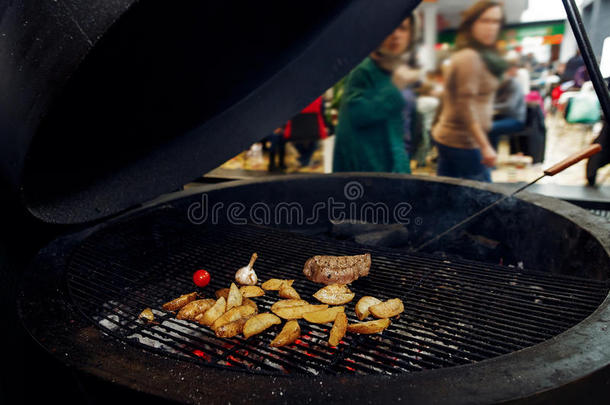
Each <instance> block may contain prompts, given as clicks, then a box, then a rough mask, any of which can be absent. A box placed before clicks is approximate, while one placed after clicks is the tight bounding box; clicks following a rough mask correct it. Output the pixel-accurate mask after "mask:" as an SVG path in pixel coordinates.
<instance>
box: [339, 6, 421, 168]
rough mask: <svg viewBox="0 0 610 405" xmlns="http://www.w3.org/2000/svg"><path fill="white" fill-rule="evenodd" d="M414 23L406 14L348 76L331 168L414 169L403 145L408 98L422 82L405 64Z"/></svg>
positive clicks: (417, 73) (417, 74)
mask: <svg viewBox="0 0 610 405" xmlns="http://www.w3.org/2000/svg"><path fill="white" fill-rule="evenodd" d="M414 29H415V24H412V17H411V16H410V17H408V18H406V19H405V20H404V21H403V22H402V23H401V24H400V26H399V27H398V28H396V29H395V30H394V32H393V33H392V34H391V35H390V36H388V37H387V38H386V39H385V40H384V41H383V43H382V44H381V46H380V47H379V48H378V49H377V50H376V51H375V52H373V53H372V54H371V55H370V56H369V57H367V58H366V59H365V60H364V61H363V62H362V63H360V65H358V66H357V67H356V68H355V69H354V70H353V71H352V72H351V73H350V74H349V76H348V78H347V82H346V85H345V92H344V96H343V100H342V103H341V107H340V110H339V124H338V125H337V137H336V143H335V152H334V159H333V171H335V172H347V171H354V172H355V171H360V172H394V173H410V172H411V167H410V164H409V156H408V154H407V152H406V150H405V145H404V139H403V138H404V131H405V127H404V125H405V121H404V117H403V111H404V109H405V99H404V97H403V95H402V94H401V91H402V90H404V89H406V88H407V86H409V85H410V84H412V83H414V82H416V81H418V80H419V72H418V71H415V70H413V69H410V68H408V67H407V66H406V61H407V59H408V56H409V51H410V48H411V45H412V38H413V37H414V32H413V31H414Z"/></svg>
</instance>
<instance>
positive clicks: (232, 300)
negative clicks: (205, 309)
mask: <svg viewBox="0 0 610 405" xmlns="http://www.w3.org/2000/svg"><path fill="white" fill-rule="evenodd" d="M242 302H243V297H242V296H241V293H240V292H239V288H237V286H236V285H235V283H231V288H230V289H229V297H228V298H227V311H228V310H229V309H231V308H234V307H238V306H240V305H241V303H242Z"/></svg>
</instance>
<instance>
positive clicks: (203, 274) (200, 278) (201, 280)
mask: <svg viewBox="0 0 610 405" xmlns="http://www.w3.org/2000/svg"><path fill="white" fill-rule="evenodd" d="M193 283H195V284H197V286H198V287H205V286H206V285H208V284H209V283H210V273H208V272H207V271H205V270H197V271H196V272H195V273H193Z"/></svg>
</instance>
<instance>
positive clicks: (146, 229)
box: [66, 211, 608, 374]
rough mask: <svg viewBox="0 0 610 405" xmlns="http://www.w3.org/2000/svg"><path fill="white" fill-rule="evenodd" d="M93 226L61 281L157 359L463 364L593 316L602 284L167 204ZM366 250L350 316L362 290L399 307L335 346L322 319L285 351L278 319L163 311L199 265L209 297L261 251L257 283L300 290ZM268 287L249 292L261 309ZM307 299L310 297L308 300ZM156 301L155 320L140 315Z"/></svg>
mask: <svg viewBox="0 0 610 405" xmlns="http://www.w3.org/2000/svg"><path fill="white" fill-rule="evenodd" d="M152 215H153V216H150V215H149V216H145V217H141V218H138V219H135V220H131V221H130V222H128V223H124V224H122V225H118V226H114V227H110V228H108V229H105V230H103V231H100V232H97V233H95V234H94V235H92V236H91V237H89V238H88V239H86V240H85V241H84V242H83V243H82V245H81V246H80V247H78V248H77V249H76V250H75V251H74V253H73V255H72V257H71V260H70V264H69V268H68V271H67V273H66V283H67V287H68V291H69V292H70V296H71V298H72V300H73V303H74V304H75V306H76V307H77V308H78V309H79V310H80V311H81V312H82V313H83V314H84V315H85V316H86V317H88V318H89V319H90V320H91V321H92V322H93V323H94V324H96V325H97V326H98V327H100V328H101V329H102V330H103V331H104V332H106V333H108V334H110V335H112V336H114V337H116V338H118V339H121V340H123V341H126V342H128V343H131V344H134V345H138V346H142V347H145V348H147V349H148V350H151V351H154V352H157V353H159V354H162V355H171V356H178V357H180V358H186V359H189V360H191V361H194V362H197V363H199V364H205V365H208V366H215V367H226V368H234V369H243V370H248V371H250V372H255V373H272V374H286V373H303V374H319V373H330V374H341V373H359V374H375V373H381V374H397V373H403V372H413V371H421V370H426V369H435V368H443V367H451V366H456V365H461V364H469V363H473V362H477V361H480V360H484V359H488V358H491V357H496V356H499V355H502V354H507V353H510V352H513V351H515V350H519V349H522V348H525V347H528V346H531V345H535V344H537V343H540V342H543V341H545V340H547V339H549V338H551V337H553V336H555V335H557V334H559V333H561V332H563V331H565V330H566V329H568V328H570V327H572V326H573V325H575V324H577V323H578V322H580V321H581V320H582V319H584V318H585V317H587V316H588V315H589V314H590V313H591V312H593V311H594V310H595V309H596V308H597V307H598V306H599V304H600V303H601V302H602V301H603V299H604V298H605V297H606V295H607V292H608V286H607V284H606V283H605V282H601V281H595V280H588V279H581V278H575V277H564V276H558V275H550V274H543V273H535V272H527V271H525V270H517V269H515V268H510V267H503V266H494V265H489V264H482V263H478V262H472V261H464V260H460V261H455V260H446V259H444V258H438V257H431V256H426V255H422V254H417V255H405V254H404V253H401V252H399V251H396V250H391V249H380V248H374V249H368V248H367V249H364V250H363V248H362V247H359V246H355V245H354V244H351V243H348V242H340V241H335V240H326V239H323V238H321V237H311V236H305V235H300V234H295V233H287V232H283V231H279V230H273V229H267V228H262V227H257V226H251V225H242V226H203V225H202V226H196V225H192V224H190V223H188V221H185V220H184V219H183V218H182V217H179V214H178V213H176V215H172V212H171V211H164V212H162V213H161V214H159V213H157V214H154V213H153V214H152ZM363 251H369V252H371V254H372V257H373V265H372V268H371V274H370V275H369V276H368V277H366V278H363V279H361V280H358V281H356V282H355V283H353V284H352V286H351V288H352V290H353V291H354V292H355V293H356V298H355V299H354V301H352V302H351V303H349V304H347V305H346V314H347V315H348V319H349V321H350V322H356V321H357V318H356V317H355V314H354V312H353V308H354V305H355V302H357V300H358V299H359V298H360V297H361V296H363V295H373V296H376V297H378V298H380V299H389V298H394V297H400V298H402V300H403V301H404V303H405V312H404V313H403V314H402V315H401V316H400V318H399V319H397V320H393V322H392V325H391V326H390V328H388V329H387V330H386V331H385V332H384V333H383V334H381V335H371V336H359V335H354V334H349V333H348V334H347V335H346V336H345V338H344V339H343V341H342V342H341V344H340V345H339V346H338V347H337V348H331V347H328V346H327V344H326V341H327V339H328V332H329V329H330V326H327V325H315V324H309V323H308V322H305V321H300V322H299V323H300V325H301V330H302V336H301V337H300V338H299V339H298V340H297V341H296V342H295V343H294V344H293V345H290V346H288V347H284V348H271V347H269V346H268V343H269V342H270V341H271V339H272V338H273V336H274V335H275V334H276V333H277V332H278V331H279V329H280V327H281V326H276V327H274V328H270V329H268V330H267V331H266V332H264V333H263V334H261V335H258V336H256V337H253V338H251V339H248V340H245V339H243V338H240V337H236V338H233V339H219V338H216V336H215V335H214V334H213V332H212V331H210V330H209V329H208V328H204V327H202V326H200V325H198V324H197V323H194V322H188V321H179V320H176V319H175V318H174V315H173V314H169V313H166V312H164V311H161V310H156V309H160V308H161V305H162V304H163V303H164V302H167V301H169V300H171V299H173V298H175V297H177V296H179V295H181V294H184V293H187V292H191V291H193V290H194V289H195V288H194V285H193V283H192V281H191V278H190V277H191V275H192V272H193V271H194V270H196V269H198V268H205V269H207V270H208V271H210V273H211V274H212V282H211V283H210V285H209V286H208V287H206V288H205V289H204V290H203V292H204V294H206V295H207V296H213V293H214V291H215V290H216V289H218V288H224V287H228V285H229V284H230V283H231V281H232V277H233V274H234V272H235V270H236V269H237V268H239V267H241V266H243V265H245V264H246V263H247V262H248V259H249V257H250V254H251V253H252V252H258V254H259V260H258V261H257V262H256V265H255V269H256V271H257V274H258V275H259V278H261V279H262V281H265V280H267V279H268V278H272V277H275V278H294V279H296V281H295V283H294V285H293V286H294V287H295V288H296V290H297V291H299V293H300V294H301V296H302V297H310V302H313V301H315V300H314V299H313V298H312V297H311V295H312V294H313V293H314V292H315V291H317V290H318V289H319V287H320V286H319V285H317V284H314V283H311V282H309V281H308V280H306V279H305V278H304V277H303V276H302V266H303V264H304V262H305V260H306V259H307V258H308V257H311V256H313V255H316V254H331V255H344V254H358V253H362V252H363ZM277 299H278V297H277V293H276V292H268V293H267V294H266V295H265V296H263V297H258V298H254V300H255V302H256V303H257V304H258V306H259V311H260V312H265V311H269V307H270V306H271V304H273V303H274V302H275V301H276V300H277ZM306 299H307V298H306ZM146 307H150V308H153V310H154V311H155V314H156V320H157V321H158V322H159V324H158V325H144V324H143V323H141V322H139V321H137V316H138V314H139V313H140V312H141V311H142V310H143V309H144V308H146Z"/></svg>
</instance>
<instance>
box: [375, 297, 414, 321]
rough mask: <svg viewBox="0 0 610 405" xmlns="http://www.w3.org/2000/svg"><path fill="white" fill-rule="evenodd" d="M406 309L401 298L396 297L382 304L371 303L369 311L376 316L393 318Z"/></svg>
mask: <svg viewBox="0 0 610 405" xmlns="http://www.w3.org/2000/svg"><path fill="white" fill-rule="evenodd" d="M404 310H405V306H404V305H403V303H402V300H401V299H400V298H394V299H392V300H387V301H384V302H382V303H381V304H377V305H371V306H370V307H369V311H371V314H372V315H373V316H374V317H375V318H391V317H393V316H396V315H398V314H400V313H402V312H403V311H404Z"/></svg>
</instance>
